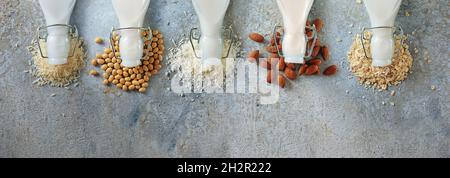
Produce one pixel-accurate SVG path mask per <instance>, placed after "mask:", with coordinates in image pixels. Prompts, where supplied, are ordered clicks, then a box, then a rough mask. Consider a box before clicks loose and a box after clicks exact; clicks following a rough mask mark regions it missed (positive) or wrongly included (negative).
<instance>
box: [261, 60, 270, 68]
mask: <svg viewBox="0 0 450 178" xmlns="http://www.w3.org/2000/svg"><path fill="white" fill-rule="evenodd" d="M259 65H260V66H261V67H262V68H264V69H267V70H272V64H270V62H269V61H267V60H265V59H264V60H259Z"/></svg>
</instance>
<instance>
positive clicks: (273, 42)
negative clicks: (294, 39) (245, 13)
mask: <svg viewBox="0 0 450 178" xmlns="http://www.w3.org/2000/svg"><path fill="white" fill-rule="evenodd" d="M269 44H270V46H275V39H273V38H272V39H270V42H269Z"/></svg>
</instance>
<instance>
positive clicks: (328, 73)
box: [323, 65, 337, 76]
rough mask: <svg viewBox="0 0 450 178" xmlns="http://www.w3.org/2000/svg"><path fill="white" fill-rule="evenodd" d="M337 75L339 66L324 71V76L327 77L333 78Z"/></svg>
mask: <svg viewBox="0 0 450 178" xmlns="http://www.w3.org/2000/svg"><path fill="white" fill-rule="evenodd" d="M336 73H337V66H336V65H332V66H330V67H328V68H327V69H325V71H323V75H325V76H331V75H334V74H336Z"/></svg>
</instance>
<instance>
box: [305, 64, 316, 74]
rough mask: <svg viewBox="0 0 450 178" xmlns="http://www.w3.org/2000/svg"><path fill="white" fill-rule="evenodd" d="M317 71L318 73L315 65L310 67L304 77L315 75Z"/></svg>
mask: <svg viewBox="0 0 450 178" xmlns="http://www.w3.org/2000/svg"><path fill="white" fill-rule="evenodd" d="M317 71H319V66H317V65H311V66H309V67H308V68H307V69H306V72H305V74H306V75H314V74H316V73H317Z"/></svg>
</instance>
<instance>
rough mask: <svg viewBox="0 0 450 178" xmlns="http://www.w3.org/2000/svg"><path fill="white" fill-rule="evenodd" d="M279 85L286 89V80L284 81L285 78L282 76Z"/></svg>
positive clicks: (279, 77) (279, 78) (279, 76)
mask: <svg viewBox="0 0 450 178" xmlns="http://www.w3.org/2000/svg"><path fill="white" fill-rule="evenodd" d="M278 85H279V86H280V87H281V88H284V87H286V79H284V77H283V76H282V75H278Z"/></svg>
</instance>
